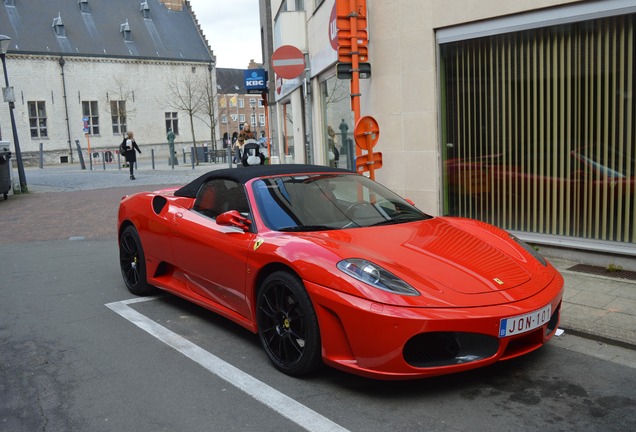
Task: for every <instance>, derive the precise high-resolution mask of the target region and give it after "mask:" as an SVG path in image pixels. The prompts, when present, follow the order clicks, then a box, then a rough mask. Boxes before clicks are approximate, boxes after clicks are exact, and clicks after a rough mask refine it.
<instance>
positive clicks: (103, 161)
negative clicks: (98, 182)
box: [102, 152, 106, 171]
mask: <svg viewBox="0 0 636 432" xmlns="http://www.w3.org/2000/svg"><path fill="white" fill-rule="evenodd" d="M102 168H103V169H104V171H106V153H104V152H102Z"/></svg>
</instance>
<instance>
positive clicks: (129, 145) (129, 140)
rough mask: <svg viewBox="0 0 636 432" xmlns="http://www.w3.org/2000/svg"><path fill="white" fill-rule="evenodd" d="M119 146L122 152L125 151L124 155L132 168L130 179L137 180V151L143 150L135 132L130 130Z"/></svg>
mask: <svg viewBox="0 0 636 432" xmlns="http://www.w3.org/2000/svg"><path fill="white" fill-rule="evenodd" d="M119 147H120V151H121V153H123V155H124V157H125V158H126V162H127V163H128V167H129V168H130V179H131V180H135V175H134V172H133V170H134V167H135V163H136V162H137V154H136V153H135V151H137V152H139V153H140V154H141V150H139V146H138V145H137V143H136V142H135V134H134V133H133V132H132V131H128V132H127V133H126V136H125V137H124V140H123V141H122V142H121V145H120V146H119Z"/></svg>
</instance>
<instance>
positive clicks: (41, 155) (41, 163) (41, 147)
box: [40, 143, 44, 169]
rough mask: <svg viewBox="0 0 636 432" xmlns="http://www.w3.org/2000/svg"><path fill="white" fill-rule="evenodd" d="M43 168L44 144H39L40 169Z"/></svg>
mask: <svg viewBox="0 0 636 432" xmlns="http://www.w3.org/2000/svg"><path fill="white" fill-rule="evenodd" d="M42 168H44V144H43V143H40V169H42Z"/></svg>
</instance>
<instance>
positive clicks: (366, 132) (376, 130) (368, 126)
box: [353, 116, 380, 151]
mask: <svg viewBox="0 0 636 432" xmlns="http://www.w3.org/2000/svg"><path fill="white" fill-rule="evenodd" d="M353 137H354V138H355V140H356V144H357V145H358V147H360V148H361V149H362V150H367V151H371V150H373V147H374V146H375V145H376V144H377V143H378V139H380V126H379V125H378V122H377V121H376V119H374V118H373V117H371V116H364V117H360V120H358V122H357V123H356V126H355V127H354V128H353Z"/></svg>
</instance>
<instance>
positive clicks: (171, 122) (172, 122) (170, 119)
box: [166, 112, 179, 135]
mask: <svg viewBox="0 0 636 432" xmlns="http://www.w3.org/2000/svg"><path fill="white" fill-rule="evenodd" d="M170 129H172V132H174V134H175V135H179V113H176V112H167V113H166V133H168V131H170Z"/></svg>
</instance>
